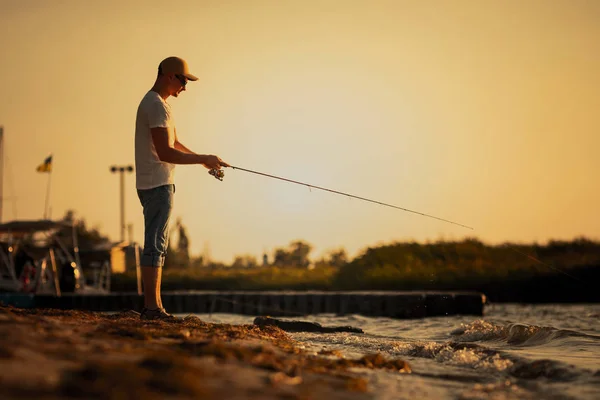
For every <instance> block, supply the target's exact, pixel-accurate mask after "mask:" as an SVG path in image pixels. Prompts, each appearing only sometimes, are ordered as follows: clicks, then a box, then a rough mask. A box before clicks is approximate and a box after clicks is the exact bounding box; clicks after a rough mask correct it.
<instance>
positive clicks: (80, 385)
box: [0, 307, 410, 400]
mask: <svg viewBox="0 0 600 400" xmlns="http://www.w3.org/2000/svg"><path fill="white" fill-rule="evenodd" d="M0 337H1V338H2V340H1V341H0V370H1V371H2V372H1V373H0V386H1V387H2V395H1V397H2V398H6V399H21V398H38V399H58V398H103V399H131V398H143V399H164V398H201V399H221V400H224V399H227V400H229V399H247V398H252V399H324V398H326V399H328V400H335V399H340V400H341V399H348V400H353V399H357V400H358V399H370V398H372V397H373V393H372V392H370V391H369V387H368V382H367V380H366V379H365V378H364V377H363V376H362V373H361V369H364V368H369V369H386V370H389V371H390V372H392V373H410V366H409V365H408V363H406V362H404V361H402V360H387V359H385V358H384V357H382V356H381V355H379V354H373V355H368V356H365V357H363V358H360V359H356V360H350V359H345V358H343V357H342V356H341V354H339V353H336V352H329V353H326V352H323V353H322V354H315V353H309V352H306V351H303V350H301V349H300V348H299V347H298V346H296V344H295V342H294V341H293V340H292V339H290V338H289V336H288V335H287V334H286V333H285V332H284V331H282V330H280V329H279V328H277V327H271V326H267V327H262V328H259V327H257V326H254V325H228V324H212V323H206V322H203V321H201V320H200V319H199V318H197V317H194V316H189V317H186V318H183V319H180V320H177V321H173V322H163V321H141V320H140V319H139V316H138V315H137V314H136V313H134V312H123V313H118V314H112V315H106V314H102V313H93V312H82V311H62V310H52V309H33V310H28V309H16V308H11V307H0ZM363 371H364V370H363Z"/></svg>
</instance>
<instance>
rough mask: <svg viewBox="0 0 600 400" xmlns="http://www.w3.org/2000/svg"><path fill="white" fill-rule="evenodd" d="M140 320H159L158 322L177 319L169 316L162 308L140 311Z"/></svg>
mask: <svg viewBox="0 0 600 400" xmlns="http://www.w3.org/2000/svg"><path fill="white" fill-rule="evenodd" d="M140 319H147V320H154V319H160V320H170V321H172V320H175V319H177V318H176V317H174V316H172V315H171V314H169V313H168V312H167V311H166V310H165V309H164V308H162V307H161V308H156V309H154V310H152V309H150V308H146V307H144V309H143V310H142V312H141V313H140Z"/></svg>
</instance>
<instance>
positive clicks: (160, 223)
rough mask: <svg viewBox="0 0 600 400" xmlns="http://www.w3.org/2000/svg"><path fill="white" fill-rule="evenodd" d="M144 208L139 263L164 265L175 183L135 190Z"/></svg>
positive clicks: (149, 265)
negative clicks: (142, 238)
mask: <svg viewBox="0 0 600 400" xmlns="http://www.w3.org/2000/svg"><path fill="white" fill-rule="evenodd" d="M137 193H138V197H139V198H140V202H141V203H142V207H143V209H144V251H142V257H141V259H140V264H141V265H142V266H144V267H157V268H160V267H162V266H163V265H165V256H166V255H167V248H168V247H169V220H170V218H171V210H172V209H173V195H174V194H175V185H163V186H159V187H155V188H153V189H145V190H139V189H138V191H137Z"/></svg>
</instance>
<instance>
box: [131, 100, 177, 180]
mask: <svg viewBox="0 0 600 400" xmlns="http://www.w3.org/2000/svg"><path fill="white" fill-rule="evenodd" d="M151 128H171V129H169V132H170V135H169V144H170V145H171V146H173V145H174V143H175V135H174V134H173V132H174V131H175V121H174V120H173V117H172V115H171V106H170V105H169V104H168V103H167V102H166V101H164V100H163V99H162V97H160V95H159V94H158V93H156V92H154V91H152V90H150V91H149V92H148V93H146V95H145V96H144V98H143V99H142V101H141V102H140V105H139V107H138V110H137V117H136V119H135V181H136V184H135V186H136V188H137V189H152V188H155V187H158V186H162V185H168V184H172V183H174V180H173V175H174V168H175V164H171V163H167V162H163V161H160V159H159V158H158V155H157V154H156V149H155V148H154V142H153V141H152V134H151V133H150V129H151Z"/></svg>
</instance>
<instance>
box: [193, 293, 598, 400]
mask: <svg viewBox="0 0 600 400" xmlns="http://www.w3.org/2000/svg"><path fill="white" fill-rule="evenodd" d="M199 317H200V318H202V319H204V320H206V321H210V322H223V323H231V324H248V323H252V321H253V319H254V317H251V316H245V315H231V314H212V315H208V314H201V315H199ZM297 319H302V320H306V321H314V322H319V323H321V324H322V325H352V326H356V327H359V328H362V329H363V330H364V332H365V333H364V334H351V333H337V334H315V333H292V334H290V335H291V336H292V338H293V339H295V340H296V341H298V343H299V345H300V346H301V347H303V348H305V349H306V350H308V351H320V350H322V349H326V350H338V351H341V352H342V353H343V354H344V355H345V356H346V357H360V356H362V355H365V354H369V353H374V352H380V353H382V354H384V355H385V356H387V357H397V358H402V359H404V360H407V361H408V362H409V363H410V364H411V366H412V369H413V373H412V374H410V375H407V374H397V373H390V372H386V371H365V370H362V371H360V372H361V373H364V374H365V375H366V376H367V377H368V379H369V383H370V387H371V388H372V389H373V392H374V395H375V398H376V399H404V398H406V399H415V398H436V399H534V398H535V399H600V305H515V304H495V305H491V306H488V307H487V308H486V310H485V316H484V317H483V318H474V317H472V316H455V317H438V318H425V319H417V320H395V319H390V318H375V317H363V316H360V315H349V316H343V317H342V316H335V315H314V316H306V317H303V318H297Z"/></svg>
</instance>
